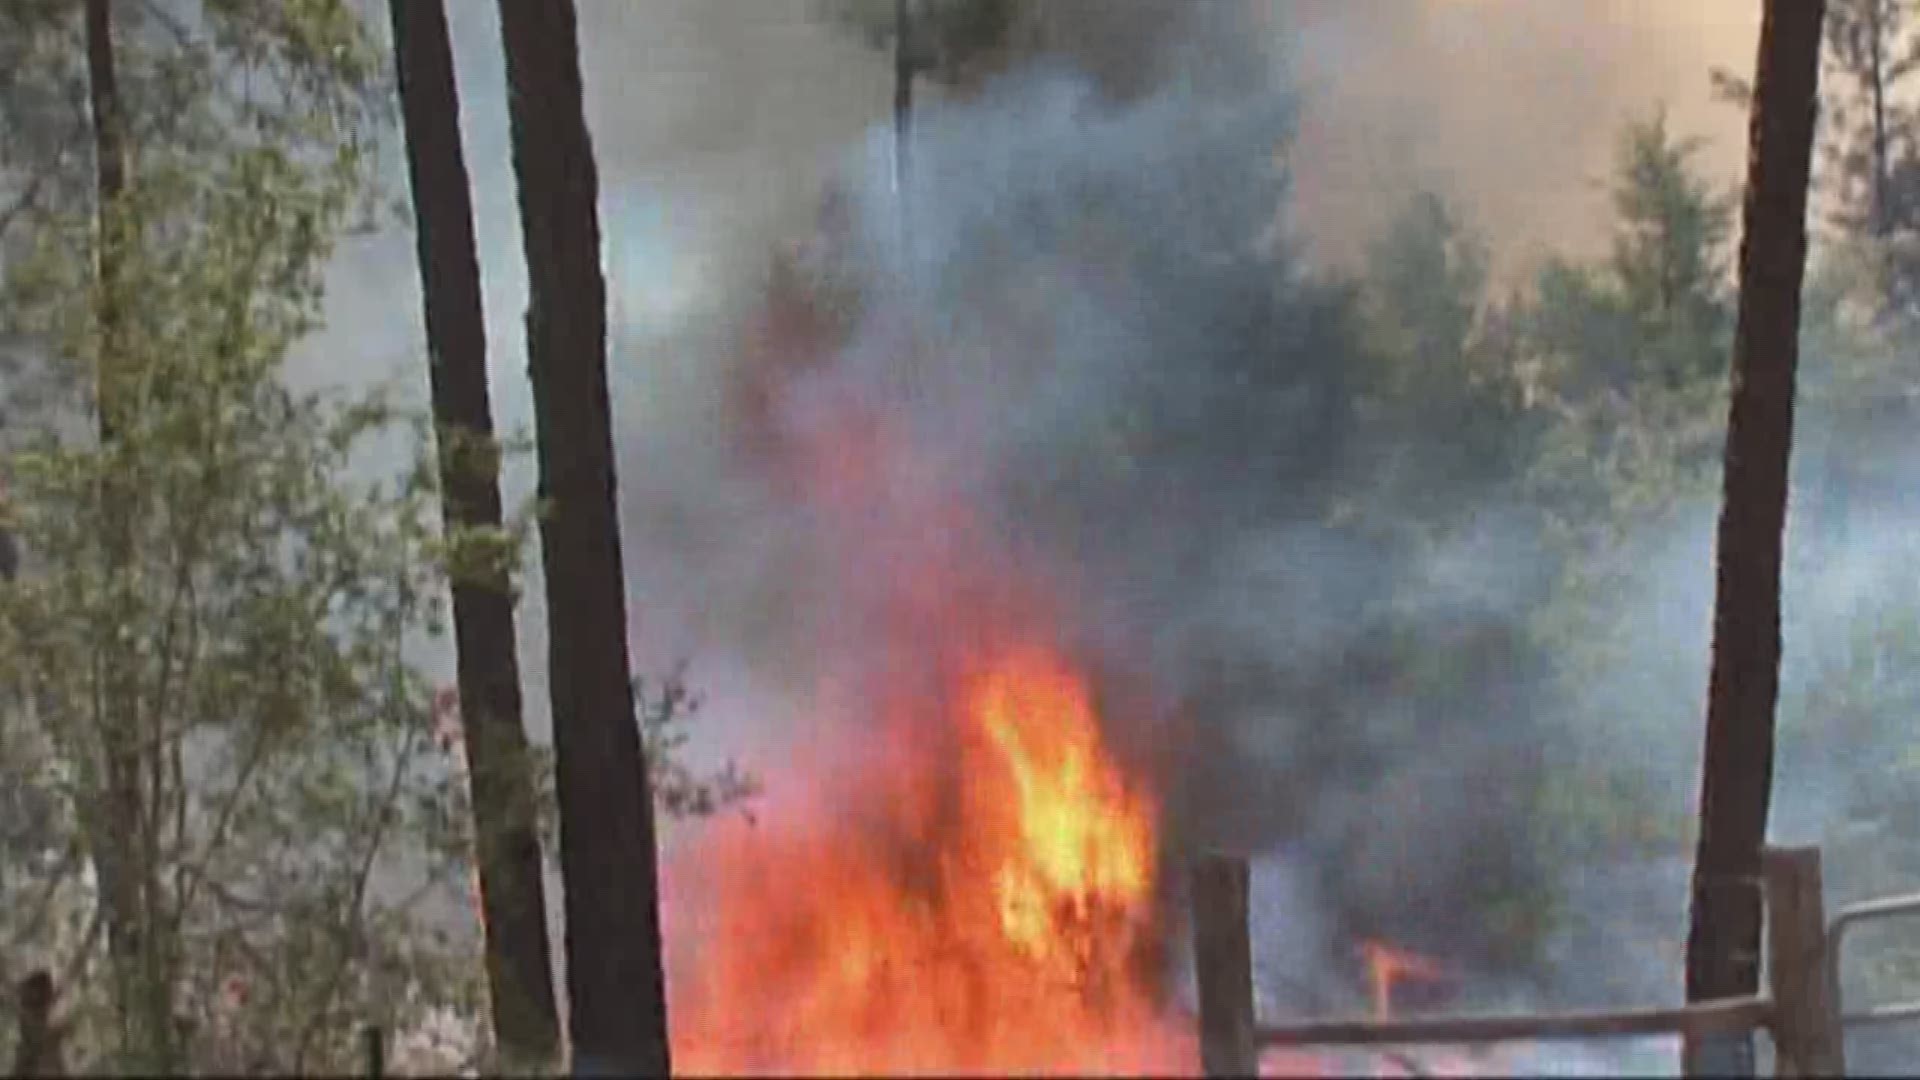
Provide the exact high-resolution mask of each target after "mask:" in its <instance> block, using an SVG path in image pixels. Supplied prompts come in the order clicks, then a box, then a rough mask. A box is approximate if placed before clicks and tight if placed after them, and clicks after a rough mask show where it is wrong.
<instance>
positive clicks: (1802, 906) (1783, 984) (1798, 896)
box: [1762, 847, 1846, 1076]
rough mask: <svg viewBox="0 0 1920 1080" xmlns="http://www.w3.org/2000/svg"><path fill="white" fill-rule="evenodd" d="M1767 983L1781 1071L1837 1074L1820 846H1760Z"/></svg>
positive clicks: (1841, 1054)
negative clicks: (1763, 884) (1765, 908)
mask: <svg viewBox="0 0 1920 1080" xmlns="http://www.w3.org/2000/svg"><path fill="white" fill-rule="evenodd" d="M1762 868H1763V873H1764V874H1765V878H1766V884H1767V983H1768V986H1769V988H1770V989H1771V990H1772V992H1773V1001H1774V1025H1773V1045H1774V1054H1775V1061H1776V1064H1775V1066H1774V1071H1775V1073H1776V1074H1777V1075H1780V1076H1842V1075H1844V1074H1845V1073H1846V1042H1845V1039H1844V1036H1843V1033H1842V1031H1841V1027H1840V992H1839V987H1837V986H1835V985H1834V978H1833V968H1832V966H1831V965H1829V964H1828V963H1827V962H1826V960H1827V955H1826V954H1827V948H1828V945H1827V915H1826V905H1825V901H1824V898H1823V897H1822V895H1821V881H1820V849H1819V848H1814V847H1799V848H1776V847H1770V848H1767V849H1766V851H1765V853H1764V855H1763V860H1762Z"/></svg>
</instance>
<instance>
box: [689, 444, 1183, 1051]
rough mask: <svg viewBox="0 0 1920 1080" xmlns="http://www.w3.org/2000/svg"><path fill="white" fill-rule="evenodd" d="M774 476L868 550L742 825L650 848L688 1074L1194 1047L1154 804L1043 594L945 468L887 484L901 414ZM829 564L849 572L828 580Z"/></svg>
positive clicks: (790, 457)
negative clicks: (1181, 1009)
mask: <svg viewBox="0 0 1920 1080" xmlns="http://www.w3.org/2000/svg"><path fill="white" fill-rule="evenodd" d="M810 431H811V432H812V434H811V435H810V436H808V437H806V438H802V439H799V440H797V441H795V442H793V443H790V444H788V445H786V446H785V447H784V448H783V453H782V454H781V457H780V461H781V463H782V468H783V469H785V470H786V472H785V478H786V480H787V481H789V482H790V483H791V484H792V485H793V487H792V490H793V491H794V492H795V493H796V494H798V495H799V496H800V497H801V499H802V500H803V501H805V502H806V503H808V504H809V505H811V506H814V507H816V508H818V509H819V510H820V511H821V513H822V515H823V517H822V520H824V521H831V522H836V523H842V524H846V525H850V526H852V527H853V528H855V529H856V530H857V531H858V532H859V534H860V540H861V542H860V544H859V550H862V551H865V552H867V553H869V554H872V553H874V552H876V551H879V550H882V549H884V550H885V552H886V555H887V562H886V565H887V567H888V569H887V571H886V572H885V573H883V574H878V575H874V576H872V577H870V578H868V579H867V580H865V581H864V582H862V584H860V585H859V586H858V587H853V588H850V589H849V592H850V593H851V595H849V596H848V597H846V602H847V603H848V604H849V605H850V606H852V607H854V608H857V609H858V610H859V611H860V612H861V616H862V620H863V621H865V622H866V623H867V624H868V625H869V628H870V629H871V628H872V627H878V628H880V629H879V632H878V633H875V634H870V635H868V637H869V638H870V639H871V640H872V641H873V646H872V648H871V649H864V650H863V649H839V650H830V652H832V653H834V654H835V655H836V656H837V659H836V660H835V662H834V663H833V664H832V665H830V666H831V668H832V671H831V674H830V675H829V676H828V677H825V678H823V679H822V685H821V688H820V691H819V693H818V694H817V695H816V696H815V701H814V702H813V708H814V715H813V716H812V717H811V718H810V720H809V723H810V724H811V725H812V727H811V730H810V732H809V737H808V738H806V739H804V740H802V742H801V745H802V747H803V749H802V750H801V751H800V752H799V753H798V754H797V755H795V756H793V757H790V758H789V759H787V760H785V761H783V762H782V763H781V767H780V771H779V773H778V774H777V775H776V776H772V777H770V778H769V799H770V804H769V805H768V806H767V807H766V808H765V812H764V813H761V814H758V815H756V821H755V822H754V823H748V822H746V821H730V822H720V823H716V824H715V825H713V826H711V827H710V828H709V830H708V831H706V832H705V833H703V835H702V836H701V837H700V838H699V839H698V841H697V843H695V844H694V845H691V846H690V847H689V848H688V849H687V851H686V852H685V854H684V855H682V856H681V857H680V858H678V859H676V860H673V861H671V862H670V863H669V867H668V872H669V890H670V893H671V897H670V901H669V902H670V904H671V905H672V906H671V908H670V911H669V919H670V929H672V930H673V934H672V940H673V946H672V949H671V954H670V957H669V970H670V973H671V979H672V984H673V986H674V988H675V997H674V1000H673V1014H672V1017H673V1028H674V1041H675V1052H676V1057H677V1061H678V1063H679V1064H680V1065H681V1067H683V1068H686V1069H688V1070H691V1071H694V1072H742V1071H747V1072H808V1073H855V1072H865V1073H873V1072H883V1073H927V1072H953V1071H973V1072H983V1071H984V1072H1060V1071H1081V1070H1087V1069H1101V1070H1109V1071H1129V1072H1138V1071H1166V1070H1169V1069H1176V1068H1185V1067H1190V1064H1191V1063H1192V1062H1193V1061H1195V1060H1196V1057H1195V1053H1194V1050H1193V1048H1192V1035H1191V1024H1190V1023H1188V1022H1184V1021H1182V1020H1180V1019H1178V1018H1177V1017H1175V1016H1173V1015H1172V1012H1171V1008H1170V1004H1169V1000H1168V998H1169V995H1168V994H1167V988H1166V985H1165V980H1164V978H1163V973H1164V972H1165V971H1166V970H1167V966H1166V964H1165V963H1164V956H1165V948H1166V935H1165V933H1164V929H1165V919H1164V918H1163V911H1162V904H1161V896H1162V894H1163V890H1162V889H1161V888H1160V879H1161V867H1160V865H1159V859H1160V839H1159V836H1158V834H1157V827H1158V818H1159V804H1158V799H1157V796H1156V793H1155V790H1154V785H1153V783H1152V782H1151V779H1150V778H1148V777H1145V776H1141V775H1137V774H1135V773H1133V772H1130V771H1129V770H1127V769H1126V768H1124V767H1123V766H1122V764H1121V763H1120V761H1119V760H1118V758H1117V757H1116V755H1115V754H1114V753H1113V752H1112V750H1111V748H1110V747H1109V746H1108V745H1107V742H1106V737H1105V735H1104V734H1103V726H1102V724H1101V721H1100V718H1099V716H1098V715H1097V714H1096V707H1095V693H1094V687H1093V685H1092V682H1091V680H1090V678H1089V676H1088V674H1087V671H1086V669H1085V667H1084V666H1083V665H1081V664H1080V663H1078V662H1077V661H1076V659H1075V658H1074V656H1073V655H1072V653H1071V650H1070V649H1069V648H1067V647H1066V646H1064V645H1063V644H1062V643H1061V641H1060V638H1059V635H1058V633H1057V632H1056V628H1055V627H1054V625H1053V623H1052V620H1051V618H1050V616H1049V604H1048V602H1047V597H1046V595H1045V592H1044V590H1042V589H1041V588H1039V587H1037V585H1036V584H1034V583H1033V582H1030V581H1025V580H1022V575H1021V574H1020V572H1019V571H1018V569H1017V563H1016V561H1015V560H1012V559H1010V558H1008V557H1007V554H1006V552H1005V551H1003V550H1000V548H1001V546H1002V545H1000V544H998V543H996V542H994V541H993V540H992V539H991V538H990V537H989V536H988V535H987V533H986V531H985V530H983V529H982V528H981V527H980V525H979V523H978V521H977V520H975V519H974V517H973V516H972V515H971V514H969V513H968V510H967V507H966V506H965V505H964V504H963V502H961V501H960V500H959V499H957V498H956V497H955V496H954V494H953V492H952V490H951V485H943V484H941V483H938V482H930V481H929V477H928V474H926V473H924V472H921V473H919V474H918V475H919V477H920V479H921V481H922V482H921V483H918V484H915V485H913V487H912V489H911V490H910V491H908V490H902V489H901V488H899V487H897V486H895V485H894V484H892V483H891V482H890V478H891V477H895V476H897V475H898V470H899V469H900V467H901V465H902V463H904V462H907V461H908V460H909V459H910V456H911V455H910V449H911V448H910V446H909V445H908V443H907V442H906V440H904V439H903V438H901V437H900V435H899V433H898V432H896V431H893V430H890V429H888V428H887V427H886V426H885V425H883V424H880V423H878V422H876V421H875V420H874V419H873V418H872V417H871V416H870V415H867V414H866V413H864V412H863V411H862V410H860V409H858V408H856V407H852V406H848V407H846V408H845V409H843V410H839V411H836V413H835V415H834V417H833V419H832V421H831V422H830V423H824V424H822V425H817V426H814V427H811V428H810ZM847 580H848V581H849V582H852V581H856V580H859V578H858V575H852V576H849V578H848V579H847Z"/></svg>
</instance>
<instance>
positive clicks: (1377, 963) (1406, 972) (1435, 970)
mask: <svg viewBox="0 0 1920 1080" xmlns="http://www.w3.org/2000/svg"><path fill="white" fill-rule="evenodd" d="M1360 955H1361V957H1362V958H1364V959H1365V960H1366V964H1367V984H1368V987H1369V988H1370V989H1371V990H1372V991H1373V1015H1374V1017H1375V1018H1376V1019H1380V1020H1388V1019H1392V1017H1393V988H1394V986H1395V985H1396V984H1398V983H1400V982H1401V981H1403V980H1406V979H1414V980H1418V981H1422V982H1436V981H1439V980H1441V979H1444V978H1446V970H1445V969H1444V968H1442V967H1441V966H1440V962H1439V961H1438V960H1435V959H1433V958H1431V957H1427V956H1421V955H1420V954H1419V953H1414V952H1407V951H1406V950H1404V949H1397V948H1395V947H1393V946H1392V945H1388V944H1387V943H1386V942H1383V941H1365V942H1362V943H1361V944H1360Z"/></svg>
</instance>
